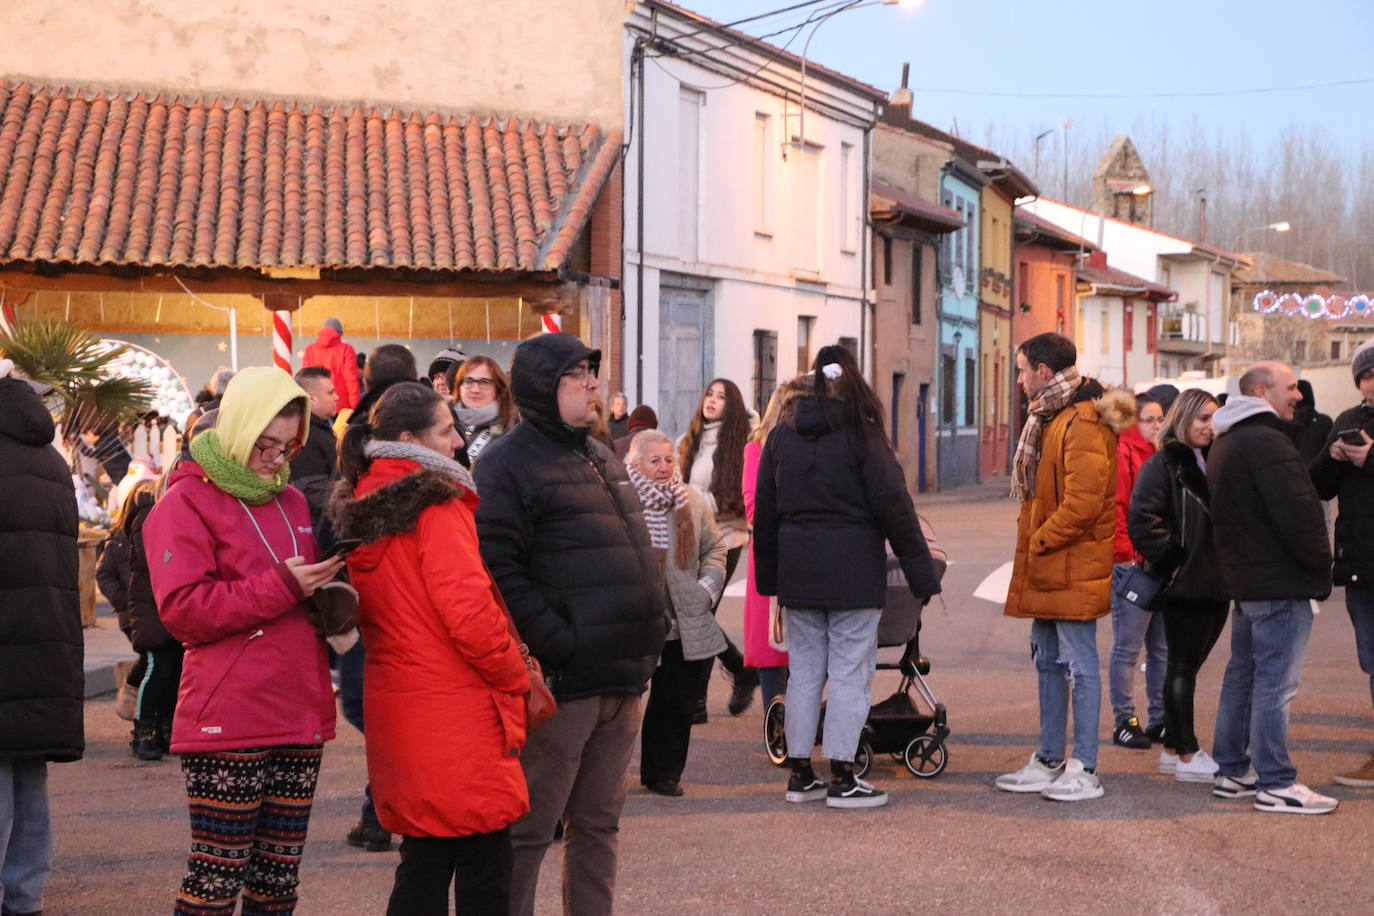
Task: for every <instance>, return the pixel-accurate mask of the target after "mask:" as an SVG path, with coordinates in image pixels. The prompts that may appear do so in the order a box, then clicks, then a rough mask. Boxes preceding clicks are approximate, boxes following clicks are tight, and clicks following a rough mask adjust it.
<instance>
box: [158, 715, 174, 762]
mask: <svg viewBox="0 0 1374 916" xmlns="http://www.w3.org/2000/svg"><path fill="white" fill-rule="evenodd" d="M157 743H158V746H159V747H161V748H162V753H164V754H170V753H171V752H172V717H171V716H158V717H157Z"/></svg>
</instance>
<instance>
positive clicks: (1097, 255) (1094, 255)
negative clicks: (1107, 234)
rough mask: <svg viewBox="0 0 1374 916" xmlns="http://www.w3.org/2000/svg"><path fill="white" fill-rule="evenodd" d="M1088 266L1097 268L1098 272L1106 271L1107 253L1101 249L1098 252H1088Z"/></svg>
mask: <svg viewBox="0 0 1374 916" xmlns="http://www.w3.org/2000/svg"><path fill="white" fill-rule="evenodd" d="M1088 266H1089V267H1095V268H1097V269H1098V270H1106V269H1107V252H1105V251H1103V250H1102V249H1101V248H1099V249H1097V250H1096V251H1090V252H1088Z"/></svg>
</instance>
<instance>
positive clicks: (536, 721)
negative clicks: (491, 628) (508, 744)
mask: <svg viewBox="0 0 1374 916" xmlns="http://www.w3.org/2000/svg"><path fill="white" fill-rule="evenodd" d="M488 576H490V573H488ZM491 597H492V600H493V601H495V602H496V604H497V606H498V607H500V608H501V611H502V613H504V614H505V615H506V628H507V629H508V630H509V631H510V638H511V639H513V640H515V647H516V648H517V649H519V650H520V660H521V661H523V662H524V663H525V667H526V668H527V669H529V673H530V689H529V692H528V693H526V694H525V734H526V735H532V734H534V733H535V732H536V731H538V730H539V728H540V727H541V726H542V725H544V723H546V722H548V721H549V720H550V719H552V718H553V717H554V714H555V713H557V712H558V701H557V700H555V699H554V698H553V691H551V690H549V685H548V684H546V683H545V682H544V669H543V668H541V667H540V666H539V660H538V659H537V658H535V657H534V656H533V655H530V648H529V646H527V645H525V643H524V641H523V640H522V639H521V638H520V631H519V630H518V629H516V627H515V618H514V617H512V616H511V613H510V608H508V607H506V599H504V598H502V597H501V590H500V589H499V588H497V587H496V583H495V582H492V584H491Z"/></svg>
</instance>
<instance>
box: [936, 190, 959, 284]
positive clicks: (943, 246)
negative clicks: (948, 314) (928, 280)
mask: <svg viewBox="0 0 1374 916" xmlns="http://www.w3.org/2000/svg"><path fill="white" fill-rule="evenodd" d="M940 204H941V205H942V206H944V207H947V208H949V209H951V210H952V209H954V195H953V194H951V193H950V192H948V191H941V192H940ZM960 231H962V230H956V231H954V232H946V233H945V234H944V235H942V236H940V285H941V286H949V285H950V284H951V283H953V282H954V280H953V279H952V278H953V276H954V253H955V250H956V245H955V240H956V239H957V238H958V235H959V232H960Z"/></svg>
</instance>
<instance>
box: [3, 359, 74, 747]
mask: <svg viewBox="0 0 1374 916" xmlns="http://www.w3.org/2000/svg"><path fill="white" fill-rule="evenodd" d="M52 438H53V421H52V417H51V416H50V415H49V414H48V411H47V408H45V407H44V406H43V403H42V402H41V401H40V400H39V399H38V396H37V395H36V394H34V393H33V390H32V389H31V388H29V386H28V385H27V384H25V383H24V382H23V381H21V380H19V379H16V378H0V759H6V760H14V759H19V758H42V759H47V760H53V761H65V760H79V759H81V754H82V752H83V750H84V749H85V737H84V735H85V733H84V731H83V726H82V719H81V716H82V698H83V695H84V693H85V677H84V674H83V669H82V655H83V641H82V637H81V606H80V599H79V597H78V594H77V568H78V566H77V559H76V528H77V519H76V496H75V494H74V493H73V491H72V478H71V471H70V470H68V468H67V463H66V462H65V461H63V460H62V456H61V455H59V454H58V453H57V450H56V449H54V448H52V446H51V445H50V443H51V442H52Z"/></svg>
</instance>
